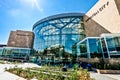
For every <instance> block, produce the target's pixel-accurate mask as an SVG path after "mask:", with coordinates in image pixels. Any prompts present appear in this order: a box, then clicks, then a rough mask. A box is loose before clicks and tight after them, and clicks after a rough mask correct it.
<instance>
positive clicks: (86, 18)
mask: <svg viewBox="0 0 120 80" xmlns="http://www.w3.org/2000/svg"><path fill="white" fill-rule="evenodd" d="M23 32H24V31H23ZM33 33H34V34H32V32H31V33H28V34H27V36H28V37H25V36H23V35H21V36H22V38H20V37H18V38H20V39H23V40H22V41H27V43H26V42H25V43H24V42H22V41H21V42H19V40H18V38H16V39H17V40H18V41H17V42H18V44H16V45H14V46H13V44H15V43H17V42H14V41H12V40H13V38H12V37H10V38H9V40H8V44H7V46H8V47H10V46H13V47H12V48H22V49H23V48H24V49H29V50H31V49H34V50H35V51H37V52H44V50H45V49H51V48H52V47H59V48H60V50H63V49H64V51H65V52H67V53H70V54H75V55H77V56H78V57H85V58H94V57H103V58H113V57H115V58H116V57H120V0H99V1H98V2H97V3H96V4H95V5H94V6H93V7H92V8H91V9H90V10H89V11H88V12H87V13H85V14H83V13H63V14H57V15H53V16H49V17H47V18H44V19H41V20H39V21H38V22H36V23H35V24H34V25H33ZM29 34H30V35H29ZM13 36H14V35H13ZM19 36H20V35H19ZM30 36H31V37H30ZM24 37H25V38H24ZM16 39H14V40H15V41H16ZM28 41H29V43H28ZM22 43H23V44H22ZM33 44H34V45H33ZM22 45H23V46H22ZM24 45H25V46H24ZM8 47H4V48H7V49H8ZM17 51H18V50H17ZM1 52H2V51H1ZM18 53H19V52H18Z"/></svg>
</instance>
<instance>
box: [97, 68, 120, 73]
mask: <svg viewBox="0 0 120 80" xmlns="http://www.w3.org/2000/svg"><path fill="white" fill-rule="evenodd" d="M96 70H97V72H98V73H99V74H120V70H100V69H96Z"/></svg>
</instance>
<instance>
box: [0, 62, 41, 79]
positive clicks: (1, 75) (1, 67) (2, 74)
mask: <svg viewBox="0 0 120 80" xmlns="http://www.w3.org/2000/svg"><path fill="white" fill-rule="evenodd" d="M15 66H17V67H21V68H27V67H29V68H31V67H39V68H40V66H38V65H36V64H33V63H22V64H17V65H16V64H0V80H26V79H24V78H22V77H19V76H17V75H15V74H12V73H9V72H7V71H5V68H7V69H9V68H12V67H15Z"/></svg>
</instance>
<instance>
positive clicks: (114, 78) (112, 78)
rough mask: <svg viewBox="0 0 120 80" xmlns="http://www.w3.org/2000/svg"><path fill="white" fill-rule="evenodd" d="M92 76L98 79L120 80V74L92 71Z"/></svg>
mask: <svg viewBox="0 0 120 80" xmlns="http://www.w3.org/2000/svg"><path fill="white" fill-rule="evenodd" d="M90 76H91V78H95V79H96V80H120V74H99V73H96V72H90Z"/></svg>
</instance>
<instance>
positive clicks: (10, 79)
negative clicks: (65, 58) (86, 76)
mask: <svg viewBox="0 0 120 80" xmlns="http://www.w3.org/2000/svg"><path fill="white" fill-rule="evenodd" d="M15 66H17V67H22V68H28V67H29V68H31V67H39V68H41V66H38V65H36V64H33V63H21V64H17V65H16V64H0V80H26V79H24V78H22V77H19V76H17V75H15V74H12V73H9V72H6V71H5V68H7V69H8V68H12V67H15ZM90 76H91V77H92V78H95V79H96V80H120V74H98V73H96V72H90Z"/></svg>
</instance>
